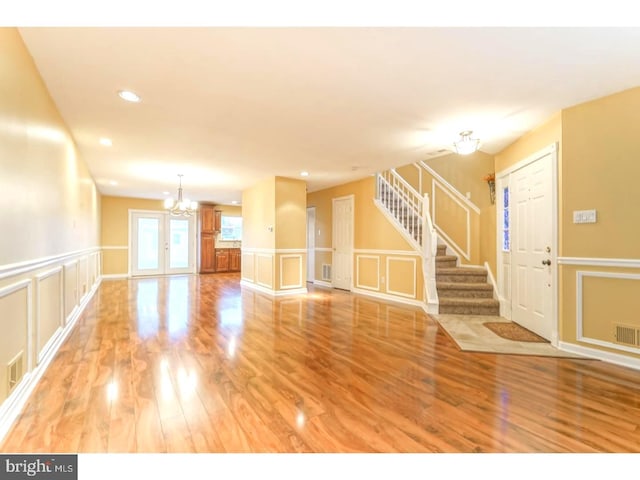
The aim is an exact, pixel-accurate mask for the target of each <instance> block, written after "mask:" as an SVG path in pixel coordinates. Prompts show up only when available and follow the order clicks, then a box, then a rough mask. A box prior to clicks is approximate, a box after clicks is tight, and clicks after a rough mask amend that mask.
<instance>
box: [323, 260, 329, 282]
mask: <svg viewBox="0 0 640 480" xmlns="http://www.w3.org/2000/svg"><path fill="white" fill-rule="evenodd" d="M322 280H331V265H330V264H328V263H323V264H322Z"/></svg>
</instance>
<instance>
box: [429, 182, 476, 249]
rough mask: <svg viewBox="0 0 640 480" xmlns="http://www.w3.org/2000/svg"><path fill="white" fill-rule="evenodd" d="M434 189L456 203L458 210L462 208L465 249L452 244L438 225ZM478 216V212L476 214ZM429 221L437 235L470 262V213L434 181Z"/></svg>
mask: <svg viewBox="0 0 640 480" xmlns="http://www.w3.org/2000/svg"><path fill="white" fill-rule="evenodd" d="M436 187H438V188H439V189H440V191H442V192H443V193H445V194H446V195H448V196H449V198H451V199H452V200H453V201H454V202H456V203H457V204H458V205H459V206H460V208H462V209H463V210H464V211H465V213H466V214H467V247H466V249H463V248H462V247H461V246H460V245H458V244H457V243H456V242H454V241H453V240H452V239H451V237H449V235H447V234H446V233H445V232H444V230H443V229H442V228H441V227H440V226H439V225H438V220H437V219H436ZM477 213H478V214H480V212H477ZM431 219H432V223H433V226H434V227H435V229H436V230H437V231H438V233H439V234H440V235H441V236H442V237H443V238H444V239H445V240H446V241H447V242H448V243H449V244H450V246H451V247H453V249H454V250H457V251H458V253H461V254H462V256H463V257H464V258H465V259H467V260H469V261H471V212H470V211H469V209H468V208H467V207H466V206H465V205H463V204H462V203H460V201H459V200H458V199H457V198H456V197H455V196H453V195H451V193H449V192H448V191H447V190H445V189H444V188H442V187H441V186H439V185H438V182H437V181H436V180H435V179H432V180H431Z"/></svg>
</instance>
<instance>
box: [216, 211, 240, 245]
mask: <svg viewBox="0 0 640 480" xmlns="http://www.w3.org/2000/svg"><path fill="white" fill-rule="evenodd" d="M220 240H222V241H224V242H236V241H239V240H242V217H227V216H225V215H222V218H221V219H220Z"/></svg>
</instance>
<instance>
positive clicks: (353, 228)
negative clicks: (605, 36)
mask: <svg viewBox="0 0 640 480" xmlns="http://www.w3.org/2000/svg"><path fill="white" fill-rule="evenodd" d="M343 200H349V201H350V206H351V217H350V219H349V227H350V229H351V232H350V233H351V245H349V291H351V290H353V246H354V244H355V242H356V238H355V234H356V224H355V215H356V196H355V194H353V193H352V194H350V195H343V196H341V197H333V198H332V199H331V245H332V246H333V251H334V252H335V250H336V248H335V244H336V241H335V238H336V237H335V232H336V228H335V215H334V213H335V209H336V202H340V201H343ZM335 261H336V256H335V254H334V255H332V256H331V283H332V284H333V280H334V279H335V278H336V277H335V272H336V265H335ZM340 288H341V287H340Z"/></svg>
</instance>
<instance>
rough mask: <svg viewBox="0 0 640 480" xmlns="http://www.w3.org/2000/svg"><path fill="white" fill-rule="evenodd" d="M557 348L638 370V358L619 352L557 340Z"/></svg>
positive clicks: (639, 364)
mask: <svg viewBox="0 0 640 480" xmlns="http://www.w3.org/2000/svg"><path fill="white" fill-rule="evenodd" d="M558 348H560V350H562V351H564V352H569V353H575V354H576V355H583V356H585V357H588V358H591V359H594V360H602V361H604V362H608V363H613V364H614V365H620V366H621V367H628V368H633V369H634V370H640V359H639V358H634V357H629V356H627V355H621V354H619V353H613V352H605V351H604V350H598V349H595V348H590V347H585V346H583V345H576V344H574V343H568V342H559V343H558Z"/></svg>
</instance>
